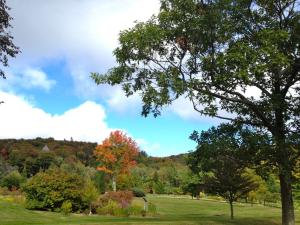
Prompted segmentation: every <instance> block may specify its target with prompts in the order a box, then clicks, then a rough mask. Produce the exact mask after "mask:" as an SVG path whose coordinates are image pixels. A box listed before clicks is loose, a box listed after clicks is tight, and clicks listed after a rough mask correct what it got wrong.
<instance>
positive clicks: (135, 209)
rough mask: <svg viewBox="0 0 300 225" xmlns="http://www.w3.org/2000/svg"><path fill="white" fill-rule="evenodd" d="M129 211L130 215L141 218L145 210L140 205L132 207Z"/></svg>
mask: <svg viewBox="0 0 300 225" xmlns="http://www.w3.org/2000/svg"><path fill="white" fill-rule="evenodd" d="M128 210H129V214H130V215H134V216H140V215H142V211H143V210H144V208H143V207H142V206H140V205H132V206H130V207H129V208H128Z"/></svg>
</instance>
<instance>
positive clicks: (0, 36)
mask: <svg viewBox="0 0 300 225" xmlns="http://www.w3.org/2000/svg"><path fill="white" fill-rule="evenodd" d="M9 10H10V8H9V7H8V6H7V4H6V0H0V62H1V64H2V65H3V66H8V57H9V56H10V57H15V56H16V55H17V54H18V53H19V52H20V50H19V48H18V47H16V46H15V45H14V43H13V42H12V40H13V37H12V36H11V34H10V32H9V28H10V27H11V20H12V17H11V16H10V15H9V14H8V11H9ZM0 77H3V78H5V74H4V71H3V70H2V69H0Z"/></svg>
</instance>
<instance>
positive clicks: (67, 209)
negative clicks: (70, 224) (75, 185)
mask: <svg viewBox="0 0 300 225" xmlns="http://www.w3.org/2000/svg"><path fill="white" fill-rule="evenodd" d="M61 212H62V213H63V214H65V215H69V214H70V213H71V212H72V202H70V201H65V202H64V203H63V204H62V205H61Z"/></svg>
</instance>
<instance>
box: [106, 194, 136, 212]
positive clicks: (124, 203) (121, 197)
mask: <svg viewBox="0 0 300 225" xmlns="http://www.w3.org/2000/svg"><path fill="white" fill-rule="evenodd" d="M132 199H133V194H132V192H131V191H116V192H113V191H111V192H107V193H105V194H104V195H102V197H101V200H100V201H101V202H102V206H105V205H106V203H108V202H109V200H112V201H115V202H117V203H118V204H119V205H120V206H121V208H127V207H128V206H129V205H130V204H131V202H132Z"/></svg>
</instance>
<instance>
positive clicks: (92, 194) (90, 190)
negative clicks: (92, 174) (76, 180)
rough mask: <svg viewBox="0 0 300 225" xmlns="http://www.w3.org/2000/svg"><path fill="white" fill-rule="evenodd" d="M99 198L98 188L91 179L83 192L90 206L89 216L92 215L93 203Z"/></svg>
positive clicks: (87, 181) (86, 183)
mask: <svg viewBox="0 0 300 225" xmlns="http://www.w3.org/2000/svg"><path fill="white" fill-rule="evenodd" d="M97 197H98V191H97V188H96V187H95V185H94V183H93V182H92V180H91V179H87V180H86V182H85V187H84V191H83V199H84V201H86V202H87V203H88V205H89V210H90V213H89V215H92V202H93V201H95V200H96V198H97Z"/></svg>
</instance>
